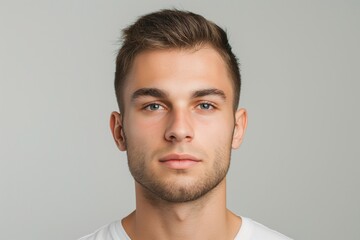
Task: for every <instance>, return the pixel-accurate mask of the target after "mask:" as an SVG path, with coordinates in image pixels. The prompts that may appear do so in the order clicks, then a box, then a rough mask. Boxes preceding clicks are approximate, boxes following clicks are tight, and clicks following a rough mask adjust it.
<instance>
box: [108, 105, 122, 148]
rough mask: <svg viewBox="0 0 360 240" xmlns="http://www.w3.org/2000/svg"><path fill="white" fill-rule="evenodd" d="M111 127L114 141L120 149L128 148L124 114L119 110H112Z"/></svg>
mask: <svg viewBox="0 0 360 240" xmlns="http://www.w3.org/2000/svg"><path fill="white" fill-rule="evenodd" d="M110 129H111V133H112V135H113V137H114V141H115V143H116V145H117V147H118V148H119V149H120V151H125V150H126V143H125V135H124V129H123V126H122V115H121V113H118V112H112V113H111V116H110Z"/></svg>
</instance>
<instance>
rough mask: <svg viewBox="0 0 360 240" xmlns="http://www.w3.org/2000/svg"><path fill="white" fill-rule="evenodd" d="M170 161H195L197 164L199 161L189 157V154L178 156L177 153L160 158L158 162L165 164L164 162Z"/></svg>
mask: <svg viewBox="0 0 360 240" xmlns="http://www.w3.org/2000/svg"><path fill="white" fill-rule="evenodd" d="M170 160H178V161H181V160H191V161H196V162H199V161H200V159H198V158H196V157H194V156H192V155H190V154H178V153H172V154H168V155H166V156H164V157H162V158H160V162H166V161H170Z"/></svg>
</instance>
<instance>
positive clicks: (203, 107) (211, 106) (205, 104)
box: [199, 103, 214, 110]
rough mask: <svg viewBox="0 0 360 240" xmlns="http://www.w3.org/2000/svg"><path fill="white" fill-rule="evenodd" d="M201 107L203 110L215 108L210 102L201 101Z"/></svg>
mask: <svg viewBox="0 0 360 240" xmlns="http://www.w3.org/2000/svg"><path fill="white" fill-rule="evenodd" d="M199 108H200V109H203V110H210V109H214V106H213V105H212V104H210V103H200V104H199Z"/></svg>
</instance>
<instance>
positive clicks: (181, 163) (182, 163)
mask: <svg viewBox="0 0 360 240" xmlns="http://www.w3.org/2000/svg"><path fill="white" fill-rule="evenodd" d="M198 163H199V162H198V161H193V160H186V159H182V160H167V161H164V162H162V164H164V165H165V166H167V167H168V168H171V169H188V168H191V167H193V166H194V165H196V164H198Z"/></svg>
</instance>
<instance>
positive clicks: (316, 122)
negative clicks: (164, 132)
mask: <svg viewBox="0 0 360 240" xmlns="http://www.w3.org/2000/svg"><path fill="white" fill-rule="evenodd" d="M173 7H176V8H178V9H184V10H190V11H194V12H197V13H200V14H202V15H204V16H205V17H207V18H208V19H210V20H213V21H214V22H216V23H218V24H219V25H220V26H222V27H224V28H226V29H227V31H228V33H229V37H230V42H231V44H232V46H233V48H234V51H235V53H236V54H237V55H238V57H239V59H240V63H241V73H242V77H243V89H242V95H241V101H240V105H241V106H242V107H245V108H247V109H248V114H249V125H248V129H247V132H246V136H245V140H244V142H243V145H242V146H241V148H240V150H237V151H234V152H233V158H232V165H231V170H230V173H229V175H228V183H229V185H228V206H229V208H230V209H232V210H233V211H234V212H236V213H237V214H239V215H242V216H247V217H250V218H252V219H254V220H256V221H259V222H261V223H263V224H265V225H267V226H269V227H271V228H274V229H276V230H278V231H280V232H282V233H284V234H286V235H289V236H291V237H293V238H295V239H324V240H325V239H326V240H332V239H334V240H335V239H336V240H338V239H347V240H356V239H359V236H360V231H359V225H360V206H359V203H360V194H359V189H360V177H359V176H360V171H359V169H360V164H359V162H360V151H359V149H360V146H359V143H360V142H359V135H360V131H359V121H360V114H359V103H360V97H359V89H360V83H359V82H360V74H359V72H360V71H359V69H360V60H359V56H360V47H359V43H360V11H359V10H360V1H356V0H338V1H331V0H323V1H320V0H319V1H317V0H315V1H314V0H312V1H310V0H302V1H285V0H272V1H269V0H244V1H190V0H184V1H169V0H153V1H149V0H142V1H130V0H129V1H119V0H118V1H115V0H112V1H100V0H98V1H92V0H72V1H70V0H63V1H55V0H44V1H38V0H35V1H34V0H33V1H30V0H29V1H25V0H23V1H10V0H9V1H4V0H0V114H1V116H0V233H1V234H0V235H1V237H0V238H1V239H4V240H5V239H6V240H20V239H29V240H49V239H51V240H64V239H77V238H78V237H80V236H82V235H85V234H87V233H90V232H92V231H94V230H95V229H97V228H98V227H100V226H102V225H104V224H107V223H109V222H111V221H113V220H116V219H121V218H122V217H124V216H125V215H126V214H128V213H130V212H131V211H132V210H133V208H134V199H135V196H134V190H133V188H134V184H133V180H132V177H131V175H130V174H129V173H128V168H127V163H126V155H125V154H124V153H121V152H119V151H118V150H117V148H116V146H115V144H114V143H113V140H112V136H111V134H110V130H109V126H108V122H109V116H110V113H111V111H113V110H117V105H116V101H115V95H114V90H113V76H114V67H115V65H114V60H115V56H116V51H117V49H118V48H119V37H120V32H121V29H122V28H124V27H125V26H127V25H129V24H130V23H132V22H134V21H135V20H136V18H137V17H138V16H140V15H142V14H145V13H149V12H151V11H155V10H159V9H162V8H173Z"/></svg>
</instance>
